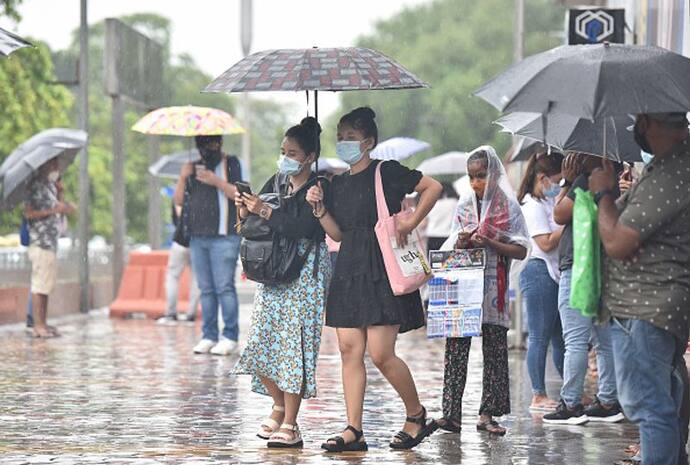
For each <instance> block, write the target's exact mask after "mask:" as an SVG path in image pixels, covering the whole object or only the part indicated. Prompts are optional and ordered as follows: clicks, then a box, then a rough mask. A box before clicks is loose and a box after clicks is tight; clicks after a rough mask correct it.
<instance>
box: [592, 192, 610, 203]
mask: <svg viewBox="0 0 690 465" xmlns="http://www.w3.org/2000/svg"><path fill="white" fill-rule="evenodd" d="M607 195H613V191H612V190H611V189H604V190H603V191H599V192H597V193H596V194H594V203H596V204H597V205H599V202H600V201H601V199H603V198H604V197H606V196H607Z"/></svg>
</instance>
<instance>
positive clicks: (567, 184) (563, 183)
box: [558, 178, 573, 189]
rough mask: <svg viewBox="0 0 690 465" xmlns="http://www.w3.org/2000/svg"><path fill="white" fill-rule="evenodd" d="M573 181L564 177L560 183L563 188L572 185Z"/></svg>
mask: <svg viewBox="0 0 690 465" xmlns="http://www.w3.org/2000/svg"><path fill="white" fill-rule="evenodd" d="M572 184H573V183H572V182H570V181H568V180H567V179H565V178H563V179H561V181H560V182H559V183H558V185H559V186H561V189H563V188H565V187H570V186H571V185H572Z"/></svg>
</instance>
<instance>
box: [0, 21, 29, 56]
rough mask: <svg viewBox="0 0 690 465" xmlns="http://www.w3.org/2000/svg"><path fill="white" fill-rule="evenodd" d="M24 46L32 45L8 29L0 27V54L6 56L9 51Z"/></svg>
mask: <svg viewBox="0 0 690 465" xmlns="http://www.w3.org/2000/svg"><path fill="white" fill-rule="evenodd" d="M24 47H33V44H32V43H31V42H29V41H27V40H25V39H22V38H21V37H19V36H18V35H16V34H13V33H11V32H10V31H6V30H5V29H3V28H0V55H2V56H5V57H6V56H9V54H10V53H12V52H14V51H16V50H19V49H20V48H24Z"/></svg>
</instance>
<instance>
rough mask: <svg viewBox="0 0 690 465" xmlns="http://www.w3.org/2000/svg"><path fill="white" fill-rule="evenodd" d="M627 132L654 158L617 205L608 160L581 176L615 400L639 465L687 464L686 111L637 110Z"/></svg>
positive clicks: (689, 146) (689, 214)
mask: <svg viewBox="0 0 690 465" xmlns="http://www.w3.org/2000/svg"><path fill="white" fill-rule="evenodd" d="M634 130H635V140H636V141H637V143H638V145H639V146H640V148H641V149H642V150H644V151H645V152H647V153H650V154H653V156H654V157H653V160H652V161H651V163H649V164H648V165H647V166H646V167H645V169H644V171H643V173H642V175H641V176H640V178H639V179H638V180H637V182H636V183H635V184H633V186H632V187H631V188H630V190H629V191H628V192H627V193H626V195H624V196H623V197H622V198H621V199H619V200H618V202H616V195H615V189H616V185H617V179H616V174H615V169H614V166H613V164H611V163H610V162H608V161H605V162H604V163H603V166H602V167H601V168H599V169H596V170H594V172H593V173H592V175H591V176H590V177H589V187H590V189H591V191H592V192H593V193H594V194H595V201H597V203H598V205H599V210H598V211H599V213H598V227H599V233H600V236H601V241H602V243H603V245H604V249H605V251H606V255H607V258H606V266H605V267H604V268H603V270H604V274H603V280H602V281H603V282H602V284H603V288H602V303H603V307H604V310H605V311H608V312H610V314H611V317H612V324H611V337H612V340H613V355H614V358H615V363H616V381H617V384H618V390H619V395H620V402H621V404H622V406H623V410H624V411H625V414H626V416H627V417H628V418H629V419H630V420H631V421H632V422H634V423H637V424H638V425H639V427H640V439H641V452H642V463H644V464H650V465H658V464H664V465H675V464H681V463H683V464H686V463H687V456H686V453H685V444H686V442H687V434H688V422H687V418H682V417H683V416H684V415H685V412H682V411H681V410H682V409H681V406H682V404H683V403H684V401H687V391H688V385H687V378H688V374H687V368H686V365H685V360H684V358H683V354H684V353H685V350H686V347H687V343H688V301H690V275H688V263H690V196H688V186H690V132H689V131H688V120H687V118H686V114H685V113H657V114H640V115H638V116H637V120H636V123H635V128H634ZM679 412H681V413H680V414H679Z"/></svg>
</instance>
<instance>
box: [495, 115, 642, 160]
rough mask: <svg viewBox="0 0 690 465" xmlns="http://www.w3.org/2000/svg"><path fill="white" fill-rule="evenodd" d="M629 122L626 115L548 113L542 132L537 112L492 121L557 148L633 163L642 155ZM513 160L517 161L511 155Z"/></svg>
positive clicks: (514, 132) (513, 132) (541, 124)
mask: <svg viewBox="0 0 690 465" xmlns="http://www.w3.org/2000/svg"><path fill="white" fill-rule="evenodd" d="M632 123H633V122H632V120H631V119H630V118H629V117H628V116H621V117H616V118H614V117H608V118H603V119H602V120H601V121H598V120H597V121H594V122H592V121H589V120H587V119H579V118H577V117H574V116H570V115H550V116H549V117H548V120H547V121H546V134H545V133H544V121H543V120H542V115H541V114H540V113H522V112H515V113H509V114H507V115H504V116H503V117H501V118H500V119H499V120H498V121H496V124H498V125H500V126H501V127H503V129H505V130H506V131H508V132H510V133H512V134H515V135H519V136H524V137H528V138H530V139H532V140H535V141H546V143H547V144H548V145H550V146H552V147H556V148H558V149H560V150H561V151H572V152H581V153H587V154H590V155H597V156H602V155H604V156H605V157H606V158H610V159H612V160H615V161H627V162H636V161H641V160H642V158H641V157H640V147H639V146H638V145H637V144H636V143H635V139H634V137H633V134H632V132H631V131H629V130H628V126H630V125H631V124H632ZM604 125H606V126H604ZM604 128H605V130H606V134H607V135H608V137H607V138H606V151H605V152H604V151H603V150H602V149H603V143H604ZM602 152H604V153H602ZM513 161H517V160H516V159H515V158H514V157H513Z"/></svg>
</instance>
